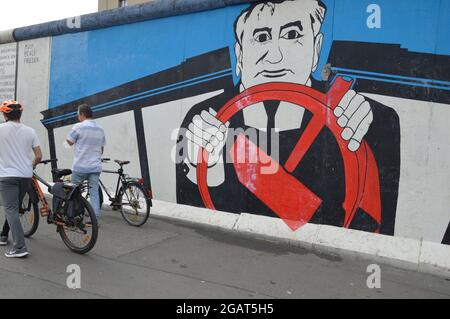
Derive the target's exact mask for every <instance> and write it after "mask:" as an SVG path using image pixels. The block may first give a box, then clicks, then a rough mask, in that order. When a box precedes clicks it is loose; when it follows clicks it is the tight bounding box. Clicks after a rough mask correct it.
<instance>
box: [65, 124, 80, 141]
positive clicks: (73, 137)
mask: <svg viewBox="0 0 450 319" xmlns="http://www.w3.org/2000/svg"><path fill="white" fill-rule="evenodd" d="M77 139H78V130H77V126H76V125H75V126H74V127H73V128H72V131H70V133H69V135H67V138H66V142H67V144H69V146H72V145H73V144H75V143H76V141H77Z"/></svg>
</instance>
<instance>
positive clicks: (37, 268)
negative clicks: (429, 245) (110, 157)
mask: <svg viewBox="0 0 450 319" xmlns="http://www.w3.org/2000/svg"><path fill="white" fill-rule="evenodd" d="M2 215H3V214H1V216H0V222H3V216H2ZM100 222H101V228H100V233H99V240H98V242H97V245H96V247H95V248H94V250H93V251H92V252H90V253H89V254H87V255H82V256H80V255H77V254H74V253H72V252H70V251H69V250H68V248H66V247H65V246H64V244H63V242H62V240H61V239H60V238H59V235H58V234H57V233H56V231H55V229H56V228H55V227H54V226H49V225H46V223H45V220H44V219H41V224H40V225H39V229H38V231H37V233H36V234H35V235H34V236H33V238H32V239H29V240H27V245H28V248H29V250H30V256H29V257H28V258H26V259H20V260H19V259H7V258H6V257H4V256H3V253H4V251H5V250H6V248H4V247H0V253H1V255H0V283H1V284H0V298H152V299H153V298H169V299H172V298H182V299H184V298H202V299H208V298H219V299H222V298H232V299H237V298H244V299H247V298H249V299H250V298H450V279H446V278H440V277H436V276H433V275H428V274H423V273H418V272H414V271H406V270H401V269H396V268H393V267H390V266H383V265H380V266H381V289H369V288H368V287H367V285H366V281H367V277H368V276H369V274H368V273H367V272H366V271H367V266H368V265H369V264H370V262H367V261H364V260H358V259H356V258H354V257H351V258H350V257H340V256H337V255H331V254H325V253H324V254H321V253H317V252H314V253H313V252H310V251H308V250H303V249H300V248H295V247H290V246H287V245H286V244H281V243H274V242H268V241H263V240H256V239H254V238H250V237H248V236H244V235H239V234H237V233H230V232H226V231H221V230H217V229H211V228H206V227H204V226H199V225H194V224H188V223H184V222H178V221H173V220H167V219H164V218H161V217H154V216H153V217H151V218H150V219H149V221H148V222H147V224H146V225H144V226H143V227H141V228H135V227H131V226H129V225H128V224H126V223H125V221H124V220H123V219H122V217H121V216H120V214H119V213H117V212H113V211H110V210H104V211H103V216H102V217H101V219H100ZM70 264H78V265H79V266H80V267H81V289H77V290H72V289H69V288H67V286H66V280H67V277H68V275H69V273H67V272H66V268H67V266H68V265H70Z"/></svg>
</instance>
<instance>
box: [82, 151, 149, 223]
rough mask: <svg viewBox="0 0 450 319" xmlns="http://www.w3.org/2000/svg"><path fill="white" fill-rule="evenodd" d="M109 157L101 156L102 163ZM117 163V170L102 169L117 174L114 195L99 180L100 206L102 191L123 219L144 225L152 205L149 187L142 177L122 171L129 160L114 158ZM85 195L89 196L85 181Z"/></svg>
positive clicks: (104, 171) (101, 203)
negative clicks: (146, 186) (131, 175)
mask: <svg viewBox="0 0 450 319" xmlns="http://www.w3.org/2000/svg"><path fill="white" fill-rule="evenodd" d="M110 160H111V159H109V158H102V163H106V162H109V161H110ZM114 162H115V163H116V164H117V165H119V169H118V170H117V171H111V170H103V171H102V172H103V173H109V174H116V175H118V178H117V184H116V191H115V193H114V195H112V194H110V192H109V191H108V189H107V188H106V186H105V184H103V182H102V181H101V180H100V181H99V187H98V196H99V201H100V207H102V205H103V200H104V198H103V191H104V192H105V194H106V195H107V196H108V199H109V201H110V203H111V204H110V206H111V208H112V209H113V210H120V213H121V214H122V217H123V219H125V221H126V222H127V223H128V224H130V225H132V226H136V227H139V226H142V225H144V224H145V223H146V222H147V220H148V218H149V216H150V207H151V206H152V193H151V190H150V189H146V188H145V186H144V180H143V179H142V178H134V177H130V176H129V175H127V174H125V173H124V169H123V166H125V165H128V164H130V161H119V160H114ZM85 197H86V198H89V187H88V185H87V183H85Z"/></svg>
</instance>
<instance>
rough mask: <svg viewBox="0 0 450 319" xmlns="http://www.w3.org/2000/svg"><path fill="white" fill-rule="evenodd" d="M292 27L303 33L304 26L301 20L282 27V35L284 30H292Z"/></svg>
mask: <svg viewBox="0 0 450 319" xmlns="http://www.w3.org/2000/svg"><path fill="white" fill-rule="evenodd" d="M290 27H297V28H299V29H300V31H303V25H302V22H301V21H300V20H299V21H294V22H291V23H288V24H285V25H284V26H282V27H281V28H280V33H281V32H282V31H283V30H284V29H287V28H290Z"/></svg>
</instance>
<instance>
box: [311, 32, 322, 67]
mask: <svg viewBox="0 0 450 319" xmlns="http://www.w3.org/2000/svg"><path fill="white" fill-rule="evenodd" d="M322 41H323V34H322V33H319V34H318V35H317V36H316V39H315V41H314V57H313V68H312V71H313V72H314V71H316V69H317V65H318V64H319V58H320V50H322Z"/></svg>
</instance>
